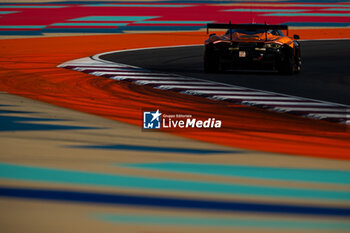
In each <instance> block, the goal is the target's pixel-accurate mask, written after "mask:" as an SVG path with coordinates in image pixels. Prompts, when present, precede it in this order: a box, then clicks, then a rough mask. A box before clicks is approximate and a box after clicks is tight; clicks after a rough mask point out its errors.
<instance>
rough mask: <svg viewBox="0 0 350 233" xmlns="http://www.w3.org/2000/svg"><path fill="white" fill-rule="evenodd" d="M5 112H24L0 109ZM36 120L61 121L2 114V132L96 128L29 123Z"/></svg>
mask: <svg viewBox="0 0 350 233" xmlns="http://www.w3.org/2000/svg"><path fill="white" fill-rule="evenodd" d="M4 113H24V112H20V111H17V112H16V111H10V110H0V114H4ZM33 121H34V122H35V121H40V122H41V121H61V120H56V119H47V118H35V117H19V116H9V115H0V132H3V131H31V130H69V129H96V128H93V127H80V126H69V125H53V124H44V123H29V122H33Z"/></svg>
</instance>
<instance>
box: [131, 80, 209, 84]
mask: <svg viewBox="0 0 350 233" xmlns="http://www.w3.org/2000/svg"><path fill="white" fill-rule="evenodd" d="M135 83H137V84H140V85H147V84H183V83H184V82H183V81H143V80H139V81H135ZM186 83H188V84H190V85H197V84H198V85H210V84H207V83H205V82H186Z"/></svg>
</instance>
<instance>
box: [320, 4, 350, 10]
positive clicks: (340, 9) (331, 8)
mask: <svg viewBox="0 0 350 233" xmlns="http://www.w3.org/2000/svg"><path fill="white" fill-rule="evenodd" d="M323 10H325V11H350V5H349V8H327V9H323Z"/></svg>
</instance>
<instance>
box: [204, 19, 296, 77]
mask: <svg viewBox="0 0 350 233" xmlns="http://www.w3.org/2000/svg"><path fill="white" fill-rule="evenodd" d="M210 28H216V29H228V30H227V31H226V33H225V34H224V35H220V36H219V35H216V34H210V36H209V38H208V39H207V40H206V41H205V45H204V71H205V72H207V73H215V72H221V71H224V70H227V69H239V70H247V69H258V70H266V69H271V70H277V71H279V72H280V73H283V74H294V73H298V72H300V70H301V49H300V43H299V42H298V41H297V40H298V39H300V37H299V36H298V35H294V36H293V38H291V37H288V26H287V25H267V24H266V23H265V24H231V23H229V24H217V23H210V24H207V34H208V32H209V29H210ZM282 30H284V31H286V32H287V36H285V35H284V34H283V32H282Z"/></svg>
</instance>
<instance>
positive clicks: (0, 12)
mask: <svg viewBox="0 0 350 233" xmlns="http://www.w3.org/2000/svg"><path fill="white" fill-rule="evenodd" d="M17 12H19V11H0V15H7V14H13V13H17Z"/></svg>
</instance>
